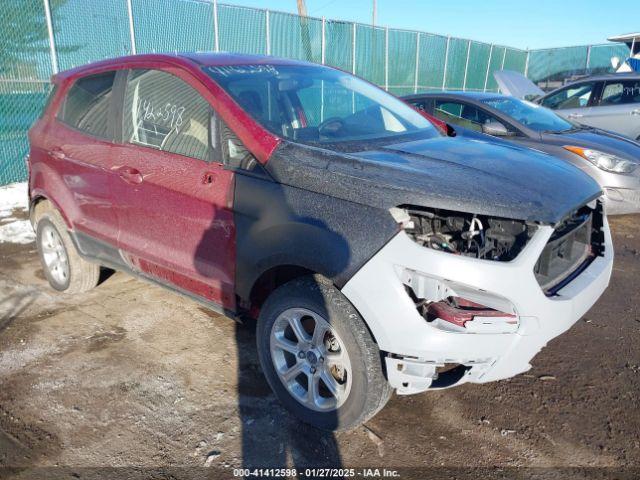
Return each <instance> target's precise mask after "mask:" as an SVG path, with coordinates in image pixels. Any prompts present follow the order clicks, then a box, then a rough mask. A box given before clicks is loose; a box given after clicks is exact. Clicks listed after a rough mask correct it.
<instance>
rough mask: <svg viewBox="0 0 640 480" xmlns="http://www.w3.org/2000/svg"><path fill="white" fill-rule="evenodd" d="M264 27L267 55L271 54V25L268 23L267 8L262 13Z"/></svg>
mask: <svg viewBox="0 0 640 480" xmlns="http://www.w3.org/2000/svg"><path fill="white" fill-rule="evenodd" d="M264 29H265V35H264V38H265V42H266V44H267V45H266V49H265V50H266V52H267V55H271V26H270V24H269V10H268V9H267V10H266V11H265V13H264Z"/></svg>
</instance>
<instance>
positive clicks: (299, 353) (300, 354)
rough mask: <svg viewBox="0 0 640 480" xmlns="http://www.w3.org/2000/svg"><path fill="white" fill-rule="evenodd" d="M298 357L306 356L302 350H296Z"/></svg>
mask: <svg viewBox="0 0 640 480" xmlns="http://www.w3.org/2000/svg"><path fill="white" fill-rule="evenodd" d="M298 357H299V358H304V357H306V355H305V353H304V352H298Z"/></svg>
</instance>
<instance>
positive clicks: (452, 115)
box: [434, 100, 484, 132]
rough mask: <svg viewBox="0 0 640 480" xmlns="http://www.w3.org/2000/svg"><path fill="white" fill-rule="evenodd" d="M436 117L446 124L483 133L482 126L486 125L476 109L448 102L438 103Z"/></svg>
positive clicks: (435, 111)
mask: <svg viewBox="0 0 640 480" xmlns="http://www.w3.org/2000/svg"><path fill="white" fill-rule="evenodd" d="M434 115H435V117H436V118H439V119H440V120H442V121H444V122H447V123H451V124H453V125H458V126H460V127H464V128H468V129H469V130H475V131H477V132H481V131H482V124H483V123H484V122H483V121H481V120H480V117H481V115H480V112H479V111H478V109H477V108H476V107H473V106H471V105H465V104H462V103H457V102H450V101H446V100H445V101H442V100H437V101H436V108H435V110H434Z"/></svg>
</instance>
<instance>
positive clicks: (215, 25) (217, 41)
mask: <svg viewBox="0 0 640 480" xmlns="http://www.w3.org/2000/svg"><path fill="white" fill-rule="evenodd" d="M213 29H214V36H213V38H214V40H213V41H214V48H215V51H216V52H219V51H220V35H219V33H218V0H213Z"/></svg>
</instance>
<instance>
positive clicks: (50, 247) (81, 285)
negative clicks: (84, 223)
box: [35, 202, 100, 293]
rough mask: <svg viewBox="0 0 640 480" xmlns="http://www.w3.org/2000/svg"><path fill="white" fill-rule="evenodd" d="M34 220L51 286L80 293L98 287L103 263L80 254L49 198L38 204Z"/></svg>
mask: <svg viewBox="0 0 640 480" xmlns="http://www.w3.org/2000/svg"><path fill="white" fill-rule="evenodd" d="M35 224H36V244H37V247H38V253H39V254H40V261H41V263H42V268H43V270H44V275H45V277H46V278H47V280H48V281H49V284H50V285H51V287H53V288H54V289H55V290H58V291H60V292H65V293H81V292H86V291H88V290H91V289H92V288H93V287H95V286H96V285H97V284H98V280H99V278H100V266H99V265H96V264H94V263H91V262H88V261H86V260H84V259H83V258H82V257H80V255H79V254H78V252H77V250H76V248H75V245H74V244H73V242H72V240H71V237H70V236H69V232H68V231H67V227H66V225H65V223H64V221H63V220H62V217H61V216H60V214H59V213H58V212H57V211H56V210H55V209H53V208H52V207H51V206H50V204H48V202H46V204H38V205H37V206H36V212H35Z"/></svg>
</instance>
